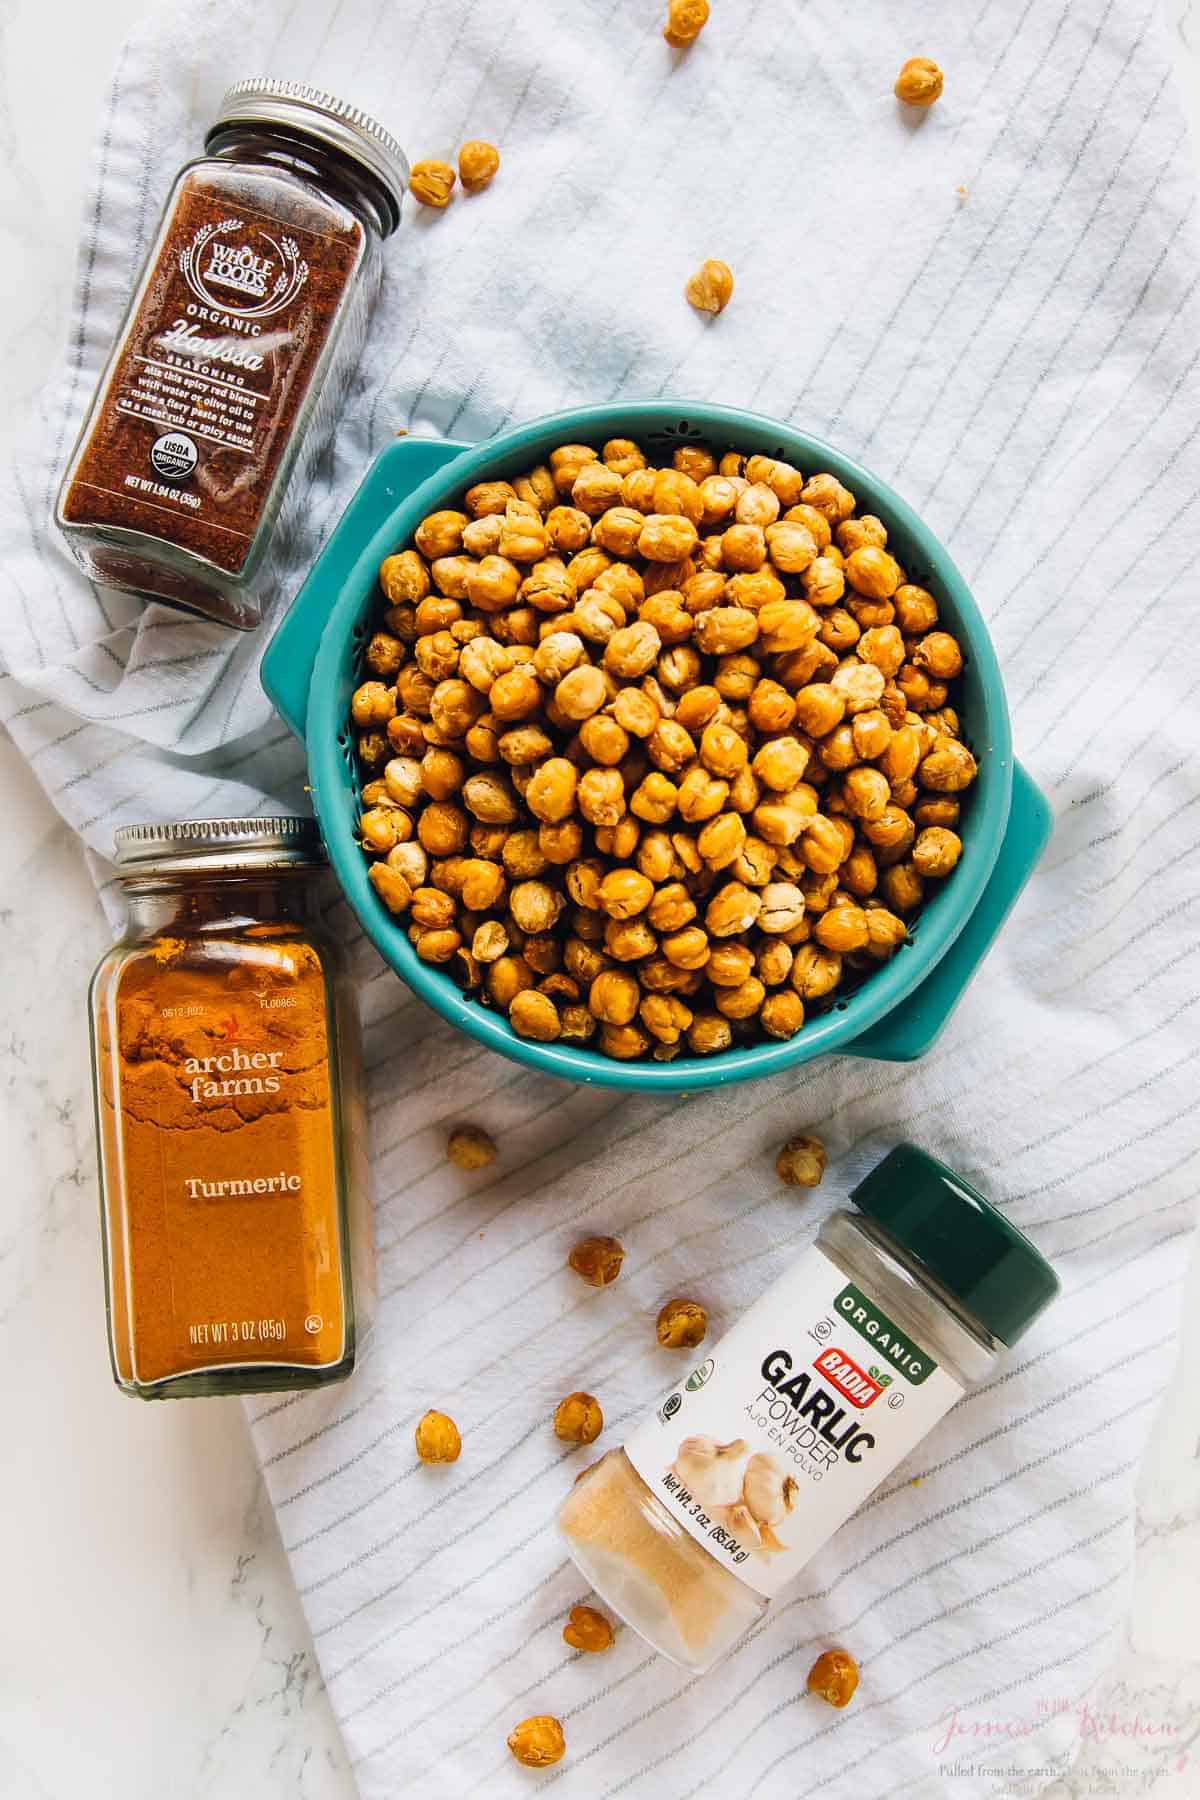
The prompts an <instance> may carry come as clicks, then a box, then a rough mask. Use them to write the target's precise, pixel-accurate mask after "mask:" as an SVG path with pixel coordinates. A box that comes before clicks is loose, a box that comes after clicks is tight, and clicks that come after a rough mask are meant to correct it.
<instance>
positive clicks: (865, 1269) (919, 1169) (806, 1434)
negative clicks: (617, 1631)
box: [558, 1144, 1058, 1673]
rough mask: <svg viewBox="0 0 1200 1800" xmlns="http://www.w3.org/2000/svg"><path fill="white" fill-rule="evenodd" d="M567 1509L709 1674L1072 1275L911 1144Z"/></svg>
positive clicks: (577, 1556) (660, 1629)
mask: <svg viewBox="0 0 1200 1800" xmlns="http://www.w3.org/2000/svg"><path fill="white" fill-rule="evenodd" d="M852 1198H853V1200H854V1202H855V1205H856V1208H857V1210H856V1211H853V1212H851V1211H848V1210H839V1211H837V1212H835V1213H833V1214H832V1215H831V1217H830V1218H829V1219H828V1220H827V1221H826V1222H825V1224H824V1225H823V1226H822V1227H821V1230H820V1232H819V1234H818V1237H817V1240H816V1243H815V1244H814V1245H813V1247H812V1248H811V1249H810V1250H808V1251H806V1253H805V1254H804V1255H803V1256H802V1257H800V1259H799V1260H798V1261H797V1262H796V1263H795V1264H793V1266H792V1267H791V1268H790V1269H789V1270H788V1272H787V1273H786V1274H785V1275H784V1276H782V1277H781V1279H780V1280H779V1281H777V1282H776V1283H775V1284H774V1286H772V1287H770V1288H769V1289H768V1290H767V1292H766V1293H765V1294H764V1295H763V1296H762V1298H761V1299H760V1300H758V1301H757V1302H756V1303H755V1304H754V1305H753V1306H752V1307H751V1308H750V1310H749V1312H747V1313H746V1314H745V1315H744V1316H743V1317H742V1318H741V1319H740V1320H739V1321H738V1323H737V1324H736V1325H735V1326H734V1327H733V1329H732V1330H731V1331H729V1332H727V1333H726V1335H725V1336H724V1337H723V1338H721V1339H720V1340H719V1342H718V1343H717V1344H716V1345H715V1346H714V1348H713V1349H712V1351H711V1353H710V1354H708V1355H707V1356H705V1358H704V1360H703V1361H702V1362H701V1363H700V1364H699V1366H698V1367H697V1368H694V1369H693V1370H692V1371H691V1372H690V1374H688V1375H687V1376H686V1378H685V1379H684V1380H682V1381H681V1382H680V1383H679V1384H678V1386H676V1387H674V1388H672V1390H671V1391H670V1393H669V1394H667V1395H666V1397H665V1398H664V1400H663V1401H662V1403H661V1405H660V1406H659V1407H658V1409H657V1411H656V1412H655V1413H654V1414H653V1415H652V1416H651V1417H650V1418H648V1419H647V1420H646V1421H645V1422H644V1423H643V1424H642V1425H641V1426H640V1428H639V1429H638V1430H637V1431H636V1432H635V1433H634V1435H633V1437H632V1438H630V1439H629V1441H628V1442H627V1443H626V1444H625V1446H624V1447H623V1448H622V1449H620V1450H613V1451H610V1452H609V1453H608V1455H607V1456H605V1457H603V1458H602V1459H601V1460H600V1462H598V1463H597V1464H596V1465H595V1466H594V1467H593V1468H592V1469H590V1470H589V1471H588V1473H587V1474H586V1475H584V1476H583V1477H582V1478H581V1479H580V1480H579V1481H578V1482H577V1483H576V1485H575V1487H574V1488H573V1489H572V1490H571V1492H570V1494H568V1496H567V1498H566V1500H565V1501H564V1502H563V1505H562V1507H561V1509H560V1512H559V1516H558V1523H559V1529H560V1530H561V1532H562V1534H563V1537H564V1539H565V1542H566V1546H567V1549H568V1550H569V1551H570V1553H571V1556H572V1557H573V1558H574V1560H575V1562H576V1563H577V1564H578V1566H579V1568H580V1569H581V1571H582V1572H583V1574H584V1575H585V1576H586V1577H587V1579H588V1581H589V1582H590V1583H591V1585H592V1587H593V1588H594V1589H595V1591H596V1592H597V1593H598V1594H599V1595H600V1596H601V1598H602V1599H604V1600H605V1601H606V1602H607V1603H608V1604H609V1605H610V1606H611V1607H612V1608H613V1609H614V1611H616V1612H618V1613H619V1614H620V1615H621V1617H622V1618H624V1619H625V1620H626V1621H627V1622H628V1623H629V1624H630V1625H632V1626H633V1627H634V1629H635V1630H636V1631H638V1632H640V1633H641V1635H642V1636H643V1637H644V1638H645V1639H646V1640H647V1642H648V1643H650V1644H652V1645H653V1646H654V1648H655V1649H656V1650H659V1651H661V1652H662V1654H663V1655H664V1656H667V1657H669V1658H670V1659H671V1660H672V1661H673V1662H676V1663H679V1664H681V1665H682V1666H683V1667H684V1668H687V1669H691V1670H693V1671H694V1672H696V1673H701V1672H703V1671H704V1670H705V1669H709V1668H711V1667H712V1665H713V1664H714V1663H715V1662H717V1661H718V1659H719V1658H720V1657H722V1656H723V1655H724V1654H725V1652H726V1651H727V1650H729V1649H730V1648H731V1647H732V1646H733V1644H734V1643H736V1641H737V1640H738V1638H740V1637H741V1636H742V1634H743V1633H744V1632H745V1631H746V1630H747V1629H748V1628H749V1626H751V1625H752V1624H753V1623H754V1622H755V1620H756V1619H758V1618H759V1616H760V1615H761V1614H762V1613H763V1612H765V1610H766V1608H767V1607H768V1605H769V1604H770V1602H771V1600H772V1599H773V1598H774V1596H775V1595H776V1594H778V1593H779V1592H780V1591H781V1590H782V1589H783V1588H785V1587H787V1585H788V1584H789V1582H791V1580H792V1579H793V1578H794V1577H795V1576H796V1575H797V1574H798V1573H799V1571H800V1570H801V1569H802V1568H803V1566H804V1564H805V1563H807V1562H808V1561H809V1559H810V1558H811V1557H812V1556H813V1555H814V1554H815V1552H816V1551H817V1550H819V1549H820V1547H821V1545H822V1544H823V1543H825V1541H826V1540H827V1539H828V1538H829V1537H831V1536H832V1535H833V1533H834V1532H835V1531H836V1530H837V1529H838V1527H839V1526H840V1525H841V1524H843V1523H844V1522H845V1520H846V1519H848V1518H849V1517H850V1515H851V1513H853V1512H854V1511H856V1510H857V1508H858V1507H859V1506H861V1505H862V1503H863V1501H864V1500H865V1499H866V1498H867V1496H868V1495H869V1494H870V1493H871V1492H872V1491H873V1490H874V1489H875V1488H876V1487H878V1485H879V1483H880V1482H881V1481H882V1480H883V1479H884V1477H885V1476H886V1475H888V1474H889V1473H890V1471H891V1470H892V1469H894V1468H895V1467H896V1465H897V1464H898V1463H899V1462H901V1461H902V1460H903V1458H904V1457H905V1456H907V1455H908V1453H909V1451H910V1450H912V1449H913V1448H914V1446H915V1445H916V1444H917V1443H918V1442H919V1441H920V1439H921V1438H923V1437H924V1436H925V1434H926V1432H927V1431H929V1430H930V1428H931V1427H932V1426H934V1425H935V1424H936V1423H937V1421H938V1420H939V1419H940V1418H941V1417H942V1415H943V1414H944V1413H945V1412H947V1411H948V1410H949V1408H950V1407H951V1406H953V1405H954V1402H955V1401H956V1400H957V1399H958V1398H959V1397H960V1395H961V1394H962V1393H963V1392H964V1391H965V1390H966V1388H968V1387H969V1386H971V1385H972V1384H973V1383H975V1382H978V1381H981V1380H982V1379H984V1378H985V1377H986V1376H988V1375H989V1374H990V1373H991V1372H992V1370H993V1368H994V1367H995V1365H996V1363H997V1361H998V1359H999V1358H1000V1357H1001V1356H1002V1355H1003V1354H1004V1352H1005V1351H1006V1350H1007V1349H1008V1348H1009V1347H1010V1346H1011V1345H1013V1344H1015V1343H1016V1341H1017V1339H1018V1338H1019V1337H1021V1335H1022V1334H1023V1333H1024V1332H1025V1331H1027V1330H1028V1328H1029V1326H1030V1325H1031V1324H1032V1323H1033V1321H1034V1319H1036V1318H1037V1316H1038V1314H1039V1313H1040V1312H1041V1311H1042V1310H1043V1308H1044V1307H1046V1306H1048V1305H1049V1303H1050V1301H1051V1300H1053V1299H1054V1297H1055V1295H1056V1294H1057V1293H1058V1280H1057V1277H1056V1276H1055V1273H1054V1271H1053V1269H1052V1268H1051V1267H1050V1264H1049V1263H1048V1262H1047V1261H1046V1260H1045V1258H1044V1257H1042V1256H1041V1255H1039V1253H1038V1251H1037V1250H1036V1249H1035V1248H1034V1246H1033V1245H1032V1244H1031V1243H1030V1242H1029V1240H1028V1238H1026V1237H1024V1236H1023V1235H1022V1234H1021V1233H1020V1232H1019V1231H1017V1230H1016V1229H1015V1228H1014V1227H1013V1226H1012V1225H1010V1224H1009V1223H1008V1221H1007V1220H1006V1219H1005V1218H1004V1217H1003V1216H1002V1214H1000V1213H999V1212H997V1211H996V1209H995V1207H993V1206H991V1205H989V1203H988V1202H987V1201H986V1200H985V1199H984V1198H983V1197H982V1195H980V1194H978V1193H976V1192H975V1190H974V1189H973V1188H971V1187H970V1186H968V1184H967V1183H966V1182H965V1181H963V1180H962V1178H961V1177H960V1176H958V1175H956V1174H955V1173H954V1171H953V1170H952V1169H949V1168H947V1167H946V1165H945V1164H944V1163H941V1162H938V1161H937V1160H936V1159H935V1158H934V1157H932V1156H928V1155H926V1154H925V1152H924V1151H922V1150H918V1149H916V1148H915V1147H914V1146H913V1145H911V1144H902V1145H900V1146H899V1148H897V1149H895V1150H893V1151H892V1152H891V1154H890V1155H888V1156H887V1157H885V1158H884V1160H883V1161H882V1162H881V1163H880V1164H879V1165H878V1167H877V1168H875V1169H874V1170H872V1172H871V1173H870V1174H869V1175H868V1176H867V1177H866V1178H865V1180H863V1181H862V1182H860V1183H859V1185H858V1187H857V1188H855V1189H854V1190H853V1194H852Z"/></svg>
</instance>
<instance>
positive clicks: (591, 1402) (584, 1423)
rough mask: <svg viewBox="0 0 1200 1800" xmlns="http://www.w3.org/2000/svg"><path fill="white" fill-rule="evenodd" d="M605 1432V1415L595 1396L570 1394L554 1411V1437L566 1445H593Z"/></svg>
mask: <svg viewBox="0 0 1200 1800" xmlns="http://www.w3.org/2000/svg"><path fill="white" fill-rule="evenodd" d="M603 1430H604V1414H603V1413H602V1412H601V1410H600V1402H599V1401H598V1400H597V1399H596V1397H595V1395H594V1394H580V1393H575V1394H568V1395H567V1397H566V1399H565V1400H560V1401H559V1403H558V1405H557V1407H556V1408H555V1410H554V1435H555V1437H557V1438H561V1439H562V1441H563V1443H564V1444H593V1443H595V1441H596V1439H597V1438H598V1437H599V1436H600V1433H601V1432H602V1431H603Z"/></svg>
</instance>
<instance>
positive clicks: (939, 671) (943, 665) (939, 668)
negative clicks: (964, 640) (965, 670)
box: [860, 631, 963, 681]
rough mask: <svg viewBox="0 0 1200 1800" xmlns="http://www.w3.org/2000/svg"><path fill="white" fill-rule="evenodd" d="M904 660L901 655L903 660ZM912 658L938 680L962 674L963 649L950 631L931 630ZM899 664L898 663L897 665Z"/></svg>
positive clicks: (949, 678)
mask: <svg viewBox="0 0 1200 1800" xmlns="http://www.w3.org/2000/svg"><path fill="white" fill-rule="evenodd" d="M860 654H861V651H860ZM903 660H904V659H903V657H901V661H903ZM912 660H913V662H914V663H915V664H916V666H917V668H918V669H921V670H923V671H924V673H925V674H926V675H931V676H932V677H933V678H934V680H936V681H952V680H953V679H954V677H955V676H956V675H961V674H962V666H963V657H962V651H961V650H960V649H959V647H958V639H957V638H953V637H951V636H950V633H949V632H948V631H931V632H929V633H928V634H927V635H926V636H925V637H923V638H922V639H921V641H920V642H919V643H918V645H917V647H916V649H915V650H914V651H913V653H912ZM899 666H900V665H899V663H897V665H896V667H897V668H899ZM894 672H895V671H893V673H894Z"/></svg>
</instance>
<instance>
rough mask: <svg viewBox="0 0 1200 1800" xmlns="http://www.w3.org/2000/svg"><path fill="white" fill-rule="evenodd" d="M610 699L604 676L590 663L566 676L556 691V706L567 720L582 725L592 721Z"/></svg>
mask: <svg viewBox="0 0 1200 1800" xmlns="http://www.w3.org/2000/svg"><path fill="white" fill-rule="evenodd" d="M607 699H608V688H607V686H606V685H605V681H604V676H603V674H602V673H601V671H600V670H599V669H595V668H593V667H592V665H591V664H590V663H581V664H580V666H579V667H578V668H575V669H572V670H571V671H570V672H569V673H568V674H566V675H564V676H563V678H562V680H561V681H560V682H559V683H558V686H557V687H556V688H555V690H554V704H555V706H556V707H557V708H558V710H559V712H560V713H561V714H562V715H563V717H564V718H565V719H573V720H575V721H576V722H577V723H581V722H582V721H583V720H584V719H590V718H591V716H592V714H593V713H596V712H599V710H600V708H601V707H602V706H603V705H604V703H605V701H606V700H607Z"/></svg>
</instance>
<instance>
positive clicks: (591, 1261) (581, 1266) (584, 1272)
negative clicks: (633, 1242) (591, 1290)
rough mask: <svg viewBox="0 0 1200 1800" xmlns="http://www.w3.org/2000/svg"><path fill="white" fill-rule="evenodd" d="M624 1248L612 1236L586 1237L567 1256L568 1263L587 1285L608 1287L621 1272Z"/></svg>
mask: <svg viewBox="0 0 1200 1800" xmlns="http://www.w3.org/2000/svg"><path fill="white" fill-rule="evenodd" d="M624 1261H625V1248H624V1245H623V1244H622V1243H621V1242H620V1241H619V1239H617V1238H614V1237H587V1238H583V1239H581V1240H580V1242H579V1243H578V1244H576V1245H575V1248H574V1249H573V1250H572V1251H571V1254H570V1255H569V1256H568V1257H567V1263H568V1265H569V1266H570V1267H571V1268H572V1269H574V1271H575V1273H576V1274H577V1275H578V1276H579V1277H580V1279H581V1280H582V1281H586V1282H587V1284H588V1286H589V1287H597V1288H599V1287H608V1286H609V1285H610V1283H612V1282H614V1281H615V1280H616V1279H617V1276H618V1275H619V1274H620V1273H621V1264H622V1263H623V1262H624Z"/></svg>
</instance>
